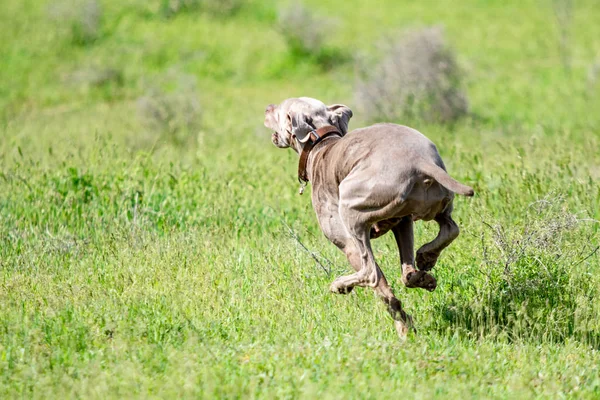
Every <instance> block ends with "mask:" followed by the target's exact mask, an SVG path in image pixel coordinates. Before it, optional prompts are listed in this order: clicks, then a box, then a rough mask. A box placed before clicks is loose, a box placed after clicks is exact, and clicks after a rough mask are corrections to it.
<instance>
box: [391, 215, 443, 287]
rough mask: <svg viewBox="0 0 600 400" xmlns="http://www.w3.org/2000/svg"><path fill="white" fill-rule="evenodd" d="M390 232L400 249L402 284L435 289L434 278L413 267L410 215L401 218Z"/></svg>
mask: <svg viewBox="0 0 600 400" xmlns="http://www.w3.org/2000/svg"><path fill="white" fill-rule="evenodd" d="M392 232H394V237H395V238H396V244H397V245H398V250H399V251H400V260H401V263H402V282H404V285H405V286H406V287H408V288H416V287H420V288H423V289H427V290H429V291H433V290H435V288H436V287H437V283H436V281H435V278H434V277H433V276H431V275H429V274H428V273H427V272H425V271H417V270H416V269H415V267H414V266H415V254H414V234H413V221H412V218H411V216H410V215H409V216H406V217H404V218H402V219H401V220H400V223H398V225H396V226H394V227H393V228H392Z"/></svg>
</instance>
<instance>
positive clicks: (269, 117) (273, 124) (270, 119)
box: [265, 104, 279, 132]
mask: <svg viewBox="0 0 600 400" xmlns="http://www.w3.org/2000/svg"><path fill="white" fill-rule="evenodd" d="M276 108H277V106H276V105H275V104H269V105H268V106H267V108H266V110H265V126H266V127H267V128H269V129H271V130H273V131H275V132H277V131H278V130H279V126H277V125H278V124H277V116H276V115H275V109H276Z"/></svg>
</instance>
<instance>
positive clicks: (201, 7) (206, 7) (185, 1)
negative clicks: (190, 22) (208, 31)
mask: <svg viewBox="0 0 600 400" xmlns="http://www.w3.org/2000/svg"><path fill="white" fill-rule="evenodd" d="M243 2H244V0H161V2H160V6H159V12H160V14H161V15H162V16H163V17H166V18H169V17H172V16H174V15H176V14H179V13H183V12H189V11H201V12H206V13H208V14H210V15H215V16H226V15H231V14H233V13H234V12H236V11H237V10H238V9H239V8H240V7H241V6H242V4H243Z"/></svg>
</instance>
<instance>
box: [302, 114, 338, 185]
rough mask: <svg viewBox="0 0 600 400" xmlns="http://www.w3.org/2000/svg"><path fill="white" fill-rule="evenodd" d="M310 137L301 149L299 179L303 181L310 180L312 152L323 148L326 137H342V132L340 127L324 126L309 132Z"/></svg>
mask: <svg viewBox="0 0 600 400" xmlns="http://www.w3.org/2000/svg"><path fill="white" fill-rule="evenodd" d="M309 135H310V136H309V139H308V141H307V142H306V143H303V146H302V150H301V151H300V161H299V162H298V180H299V181H300V182H303V183H307V182H308V181H309V174H308V167H309V161H310V159H312V158H313V157H311V153H312V155H313V156H314V154H315V153H316V152H317V151H320V150H322V149H323V146H324V143H325V142H327V140H326V139H328V138H330V137H335V136H337V137H342V136H343V135H342V133H341V132H340V130H339V129H338V128H336V127H335V126H332V125H327V126H323V127H321V128H319V129H315V130H314V131H312V132H310V133H309Z"/></svg>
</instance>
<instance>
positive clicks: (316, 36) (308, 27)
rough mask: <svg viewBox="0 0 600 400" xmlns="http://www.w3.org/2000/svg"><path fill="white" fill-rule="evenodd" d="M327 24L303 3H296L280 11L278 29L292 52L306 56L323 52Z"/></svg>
mask: <svg viewBox="0 0 600 400" xmlns="http://www.w3.org/2000/svg"><path fill="white" fill-rule="evenodd" d="M325 22H326V21H325V20H323V19H320V18H317V17H316V16H315V15H314V14H313V13H312V12H310V10H309V9H308V8H306V7H305V6H304V5H303V4H302V3H299V2H295V3H291V4H290V5H289V6H287V7H285V8H282V9H281V10H280V11H279V15H278V21H277V29H278V30H279V32H280V33H281V34H282V35H283V36H284V38H285V40H286V42H287V44H288V46H289V47H290V50H291V51H292V52H293V53H296V54H298V55H303V56H304V55H309V54H315V53H318V52H320V51H321V48H322V46H323V38H324V36H325V29H324V28H325V26H326V23H325Z"/></svg>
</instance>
